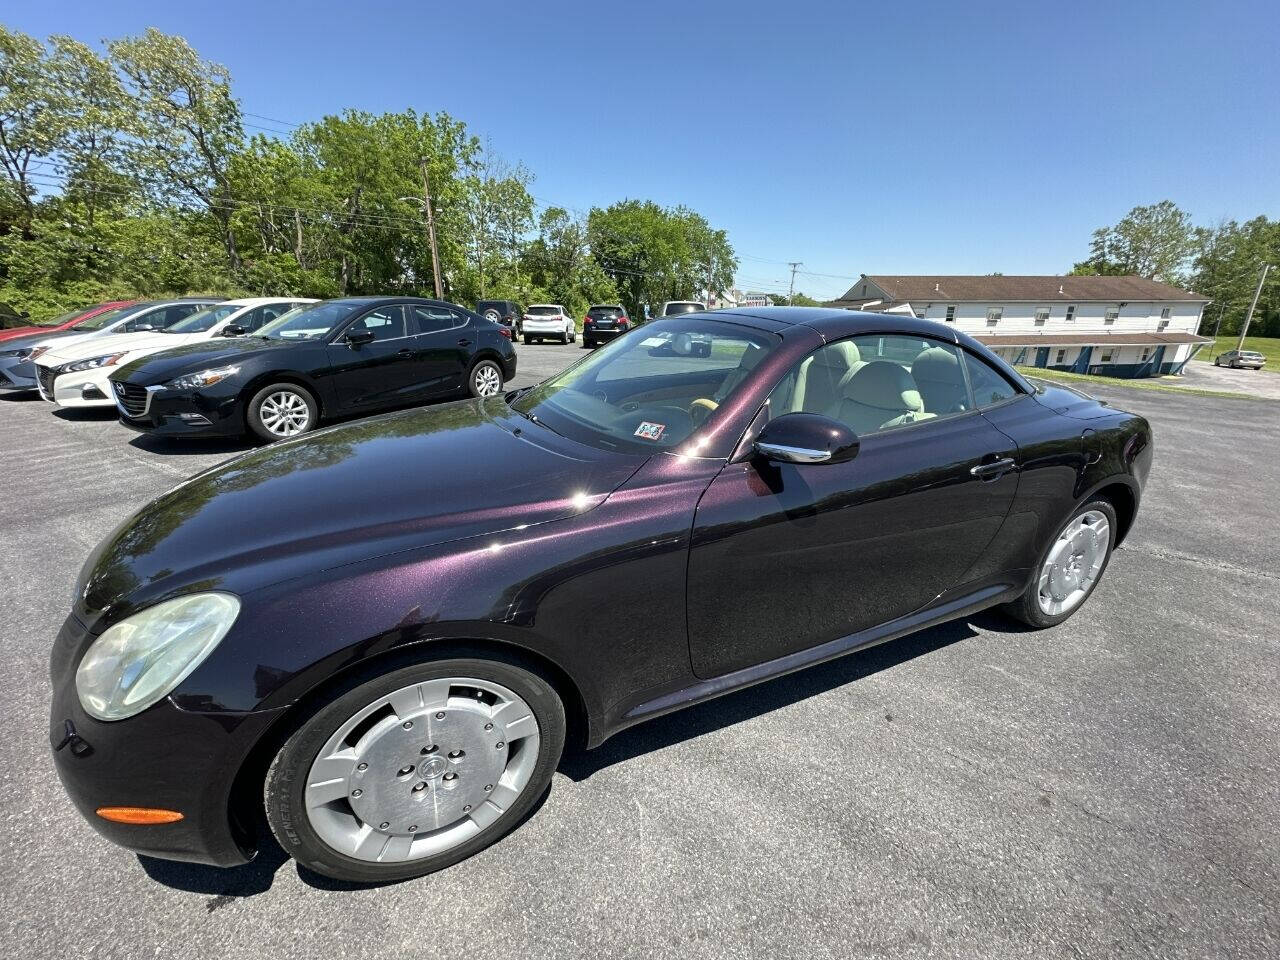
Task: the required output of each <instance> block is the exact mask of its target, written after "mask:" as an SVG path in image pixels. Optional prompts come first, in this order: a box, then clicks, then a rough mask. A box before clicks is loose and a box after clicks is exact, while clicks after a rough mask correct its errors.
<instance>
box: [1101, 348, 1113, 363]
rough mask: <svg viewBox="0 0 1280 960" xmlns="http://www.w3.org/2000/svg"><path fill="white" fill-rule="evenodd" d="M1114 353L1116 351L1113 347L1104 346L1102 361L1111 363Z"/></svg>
mask: <svg viewBox="0 0 1280 960" xmlns="http://www.w3.org/2000/svg"><path fill="white" fill-rule="evenodd" d="M1114 354H1115V351H1114V350H1113V349H1111V347H1106V348H1104V349H1103V351H1102V362H1103V363H1110V362H1111V357H1112V356H1113V355H1114Z"/></svg>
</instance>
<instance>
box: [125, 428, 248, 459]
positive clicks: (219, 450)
mask: <svg viewBox="0 0 1280 960" xmlns="http://www.w3.org/2000/svg"><path fill="white" fill-rule="evenodd" d="M258 445H259V444H257V443H255V442H254V440H253V439H252V438H250V437H192V438H191V439H189V440H184V439H182V438H181V437H157V436H153V435H151V434H149V433H140V434H138V435H137V436H136V437H134V438H133V439H131V440H130V441H129V446H131V447H133V448H134V449H136V450H143V451H145V452H146V453H154V454H156V455H157V456H162V457H190V456H199V455H201V454H223V455H225V456H228V457H229V456H231V455H232V454H236V453H245V452H246V451H249V450H252V449H253V448H254V447H255V446H258Z"/></svg>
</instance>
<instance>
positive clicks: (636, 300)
mask: <svg viewBox="0 0 1280 960" xmlns="http://www.w3.org/2000/svg"><path fill="white" fill-rule="evenodd" d="M587 237H588V241H589V243H590V245H591V251H592V255H593V256H594V257H595V259H596V261H597V262H598V263H599V264H600V267H601V268H602V269H603V270H604V272H605V273H606V274H608V275H609V276H610V277H612V278H613V280H614V283H615V284H616V286H617V289H618V292H619V294H620V298H621V300H622V303H623V304H624V305H625V306H626V308H627V309H628V311H630V312H631V314H632V316H642V315H643V309H644V306H645V305H646V304H648V305H650V306H652V307H654V308H656V307H657V306H658V305H659V304H661V303H662V301H664V300H692V299H697V298H699V297H700V296H701V295H702V293H703V291H705V290H706V289H707V288H708V287H709V288H711V289H715V290H723V289H725V288H727V287H728V286H729V285H730V284H731V283H732V282H733V274H734V271H735V270H736V269H737V266H738V261H737V260H736V259H735V257H734V255H733V247H731V246H730V245H729V239H728V236H727V235H726V233H725V231H723V230H716V229H713V228H712V227H711V225H710V224H709V223H708V222H707V220H706V218H704V217H703V216H702V215H701V214H698V213H695V212H694V211H692V210H690V209H688V208H687V207H675V208H672V209H667V208H664V207H661V206H659V205H658V204H656V203H654V202H653V201H651V200H623V201H621V202H619V203H615V204H612V205H611V206H609V207H606V208H604V209H601V208H598V207H597V208H594V209H592V211H591V212H590V214H589V215H588V218H587Z"/></svg>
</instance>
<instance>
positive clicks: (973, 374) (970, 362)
mask: <svg viewBox="0 0 1280 960" xmlns="http://www.w3.org/2000/svg"><path fill="white" fill-rule="evenodd" d="M964 360H965V368H966V369H967V370H968V371H969V384H970V386H972V387H973V399H974V401H975V402H976V403H977V404H978V409H979V410H982V409H985V408H986V407H990V406H994V405H995V404H997V403H1003V402H1004V401H1005V400H1008V399H1009V398H1010V397H1013V396H1016V395H1017V393H1018V391H1017V389H1016V388H1015V387H1014V385H1013V384H1011V383H1010V382H1009V381H1008V380H1006V379H1005V378H1004V377H1003V376H1002V375H1001V374H1000V373H997V372H996V371H995V370H993V369H992V367H991V365H990V364H988V363H986V362H984V361H982V360H979V359H978V358H977V357H975V356H974V355H973V354H971V353H968V352H967V351H966V352H965V355H964Z"/></svg>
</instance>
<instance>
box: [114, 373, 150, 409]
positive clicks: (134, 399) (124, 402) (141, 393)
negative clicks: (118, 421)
mask: <svg viewBox="0 0 1280 960" xmlns="http://www.w3.org/2000/svg"><path fill="white" fill-rule="evenodd" d="M111 386H113V387H114V388H115V391H116V403H117V404H119V406H120V409H121V410H123V411H124V412H125V413H126V414H128V415H129V416H131V417H140V416H142V415H143V414H144V413H146V412H147V391H146V388H145V387H139V386H137V385H135V384H132V383H121V382H120V381H118V380H112V381H111Z"/></svg>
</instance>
